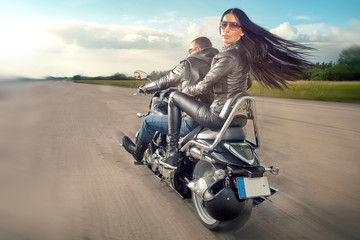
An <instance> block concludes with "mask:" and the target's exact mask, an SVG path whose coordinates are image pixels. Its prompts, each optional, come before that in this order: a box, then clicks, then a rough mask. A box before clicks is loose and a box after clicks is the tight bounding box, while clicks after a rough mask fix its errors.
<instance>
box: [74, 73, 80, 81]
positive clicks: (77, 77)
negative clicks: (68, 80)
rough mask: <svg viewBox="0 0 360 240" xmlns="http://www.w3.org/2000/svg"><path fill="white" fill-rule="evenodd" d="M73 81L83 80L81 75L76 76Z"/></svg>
mask: <svg viewBox="0 0 360 240" xmlns="http://www.w3.org/2000/svg"><path fill="white" fill-rule="evenodd" d="M73 80H74V81H78V80H81V75H79V74H78V75H75V76H73Z"/></svg>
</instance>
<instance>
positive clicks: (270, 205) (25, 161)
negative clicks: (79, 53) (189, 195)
mask: <svg viewBox="0 0 360 240" xmlns="http://www.w3.org/2000/svg"><path fill="white" fill-rule="evenodd" d="M133 92H134V90H133V89H126V88H119V87H110V86H99V85H85V84H76V83H72V82H60V81H59V82H50V81H49V82H32V83H22V84H1V85H0V239H3V240H22V239H24V240H25V239H26V240H42V239H44V240H48V239H50V240H52V239H55V240H57V239H59V240H62V239H64V240H72V239H73V240H80V239H81V240H96V239H101V240H104V239H157V240H158V239H359V238H360V225H359V223H360V188H359V186H360V177H359V171H360V157H359V156H360V147H359V143H360V124H359V120H360V104H343V103H328V102H315V101H300V100H285V99H275V98H257V100H258V101H257V110H258V117H259V125H260V127H261V137H262V138H261V139H262V147H261V149H259V151H258V154H259V155H260V159H261V161H262V163H263V164H264V165H266V166H268V165H271V164H275V165H278V166H279V167H280V169H281V170H280V174H279V175H278V176H269V179H270V183H271V184H272V185H274V186H276V187H278V188H279V189H280V192H279V193H277V194H276V195H274V196H272V197H271V201H272V202H270V201H266V202H264V203H262V204H261V205H260V206H258V207H255V208H254V209H253V212H252V215H251V217H250V219H249V221H248V222H247V223H246V224H245V225H244V226H243V227H242V228H241V229H236V230H235V231H233V232H227V233H221V232H217V233H216V232H215V233H214V232H211V231H209V230H207V229H206V228H205V227H203V225H202V224H201V223H200V221H199V220H198V219H197V217H196V215H195V212H194V209H193V207H192V205H191V201H190V200H183V199H181V198H180V197H179V195H177V194H176V193H175V192H174V191H172V190H171V189H170V188H169V187H168V186H167V185H166V184H164V183H161V182H160V181H159V180H158V179H157V178H156V177H155V176H154V175H152V174H151V172H150V170H149V169H148V168H147V167H146V166H135V165H133V159H132V157H131V156H130V155H129V154H127V153H126V152H125V150H124V149H122V148H121V147H120V145H119V142H118V139H119V137H121V136H123V135H124V134H126V135H129V136H134V135H135V133H136V131H137V129H138V128H139V126H140V124H141V122H142V120H141V119H138V118H137V117H136V113H137V112H138V111H143V112H146V110H147V106H148V101H149V99H150V96H133Z"/></svg>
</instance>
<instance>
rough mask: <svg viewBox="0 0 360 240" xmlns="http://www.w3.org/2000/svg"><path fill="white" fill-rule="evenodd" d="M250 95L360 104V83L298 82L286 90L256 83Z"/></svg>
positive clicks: (250, 90)
mask: <svg viewBox="0 0 360 240" xmlns="http://www.w3.org/2000/svg"><path fill="white" fill-rule="evenodd" d="M249 93H250V94H251V95H254V96H269V97H278V98H294V99H307V100H320V101H332V102H360V82H333V81H331V82H325V81H321V82H320V81H297V82H291V83H289V88H286V89H284V90H279V89H270V88H267V87H264V86H261V85H260V84H259V83H257V82H254V84H253V86H252V87H251V88H250V89H249Z"/></svg>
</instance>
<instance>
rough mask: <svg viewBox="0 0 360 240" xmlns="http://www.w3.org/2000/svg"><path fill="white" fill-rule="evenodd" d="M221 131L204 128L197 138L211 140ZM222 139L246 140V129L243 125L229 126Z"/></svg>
mask: <svg viewBox="0 0 360 240" xmlns="http://www.w3.org/2000/svg"><path fill="white" fill-rule="evenodd" d="M219 132H220V130H219V131H213V130H210V129H208V128H204V129H203V130H202V131H200V132H199V134H198V135H197V136H196V139H203V140H211V139H215V138H216V136H217V135H218V134H219ZM222 140H240V141H243V140H245V132H244V129H243V128H241V127H229V128H228V129H227V130H226V131H225V133H224V135H223V137H222Z"/></svg>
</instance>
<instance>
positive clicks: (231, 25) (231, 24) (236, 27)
mask: <svg viewBox="0 0 360 240" xmlns="http://www.w3.org/2000/svg"><path fill="white" fill-rule="evenodd" d="M228 25H229V28H230V30H231V31H237V30H239V28H240V27H241V26H240V24H239V23H237V22H225V21H222V22H220V28H221V29H222V30H225V29H226V27H227V26H228Z"/></svg>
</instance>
